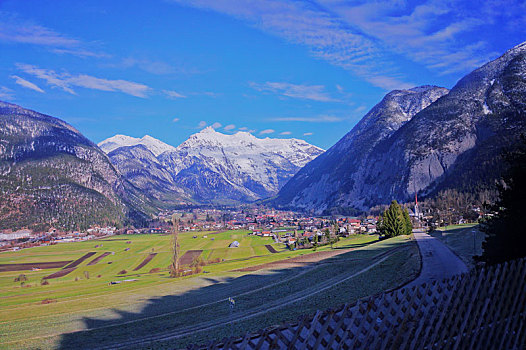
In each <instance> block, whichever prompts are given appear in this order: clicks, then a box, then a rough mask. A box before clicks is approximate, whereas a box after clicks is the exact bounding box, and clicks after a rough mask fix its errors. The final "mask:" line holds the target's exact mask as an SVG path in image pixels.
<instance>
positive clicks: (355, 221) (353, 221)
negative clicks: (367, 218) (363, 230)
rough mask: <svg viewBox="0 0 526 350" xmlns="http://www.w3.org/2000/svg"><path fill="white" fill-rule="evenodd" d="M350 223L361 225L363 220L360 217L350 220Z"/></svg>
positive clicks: (355, 225) (356, 225)
mask: <svg viewBox="0 0 526 350" xmlns="http://www.w3.org/2000/svg"><path fill="white" fill-rule="evenodd" d="M349 223H350V224H351V226H354V227H359V226H360V225H361V221H360V220H358V219H351V220H349Z"/></svg>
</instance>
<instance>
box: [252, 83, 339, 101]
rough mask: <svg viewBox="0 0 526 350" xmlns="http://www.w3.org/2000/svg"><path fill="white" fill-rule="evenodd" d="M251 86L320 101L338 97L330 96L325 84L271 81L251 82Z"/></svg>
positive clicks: (260, 89)
mask: <svg viewBox="0 0 526 350" xmlns="http://www.w3.org/2000/svg"><path fill="white" fill-rule="evenodd" d="M249 84H250V86H251V87H252V88H254V89H256V90H257V91H262V92H272V93H275V94H278V95H282V96H287V97H292V98H300V99H305V100H312V101H319V102H336V101H338V100H337V99H335V98H333V97H331V96H330V94H329V93H327V92H326V91H325V86H323V85H301V84H291V83H285V82H270V81H267V82H265V83H263V84H259V83H254V82H250V83H249Z"/></svg>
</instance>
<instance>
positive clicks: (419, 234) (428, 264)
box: [408, 230, 468, 287]
mask: <svg viewBox="0 0 526 350" xmlns="http://www.w3.org/2000/svg"><path fill="white" fill-rule="evenodd" d="M413 234H414V236H415V238H416V241H417V242H418V247H419V248H420V253H421V254H422V271H421V273H420V276H418V277H417V278H416V279H415V280H414V281H413V282H411V283H410V284H409V285H408V287H412V286H414V285H420V284H422V283H426V282H431V281H434V280H442V279H444V278H449V277H451V276H454V275H458V274H461V273H465V272H468V268H467V266H466V264H465V263H464V262H463V261H462V260H461V259H460V258H459V257H458V256H456V255H455V254H454V253H453V252H452V251H451V250H450V249H449V248H448V246H446V245H445V244H444V243H442V242H441V241H440V240H439V239H437V238H434V237H431V236H430V235H428V234H426V233H424V232H423V231H419V230H416V231H414V232H413Z"/></svg>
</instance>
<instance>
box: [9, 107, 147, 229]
mask: <svg viewBox="0 0 526 350" xmlns="http://www.w3.org/2000/svg"><path fill="white" fill-rule="evenodd" d="M0 188H1V192H0V229H19V228H24V227H27V228H32V229H36V230H44V229H47V228H49V227H55V228H57V229H63V230H78V229H84V228H87V227H89V226H90V225H93V224H99V225H104V224H108V225H115V226H122V225H123V224H124V223H127V222H133V221H135V220H144V219H145V218H146V214H145V213H144V212H145V211H146V210H147V208H148V205H147V199H146V198H144V196H143V195H142V194H140V193H139V192H138V191H137V189H136V188H134V187H133V186H132V185H131V184H130V183H128V182H127V181H126V180H124V179H123V178H122V177H121V176H120V175H119V174H118V173H117V171H116V170H115V168H114V167H113V166H112V165H111V163H110V162H109V160H108V157H107V156H106V155H105V154H104V153H103V152H102V151H101V150H100V149H99V148H98V147H97V146H96V145H95V144H93V143H92V142H91V141H89V140H88V139H87V138H85V137H84V136H83V135H82V134H81V133H79V132H78V131H77V130H75V129H74V128H73V127H72V126H71V125H69V124H67V123H65V122H64V121H62V120H60V119H57V118H54V117H51V116H48V115H44V114H41V113H37V112H34V111H31V110H27V109H24V108H22V107H19V106H17V105H14V104H10V103H5V102H0Z"/></svg>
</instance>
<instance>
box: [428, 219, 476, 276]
mask: <svg viewBox="0 0 526 350" xmlns="http://www.w3.org/2000/svg"><path fill="white" fill-rule="evenodd" d="M473 231H474V232H475V234H474V235H473ZM429 234H430V235H431V236H433V237H436V238H438V239H440V240H441V241H442V242H444V243H445V244H446V245H448V246H449V247H450V248H451V250H453V251H454V252H455V254H457V255H458V256H460V258H461V259H462V260H464V262H465V263H466V264H467V265H468V268H472V267H473V266H474V262H473V256H476V255H481V254H482V242H483V241H484V233H483V232H480V231H479V230H478V225H476V224H464V225H451V226H447V227H444V228H440V229H439V230H435V231H432V232H430V233H429Z"/></svg>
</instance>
